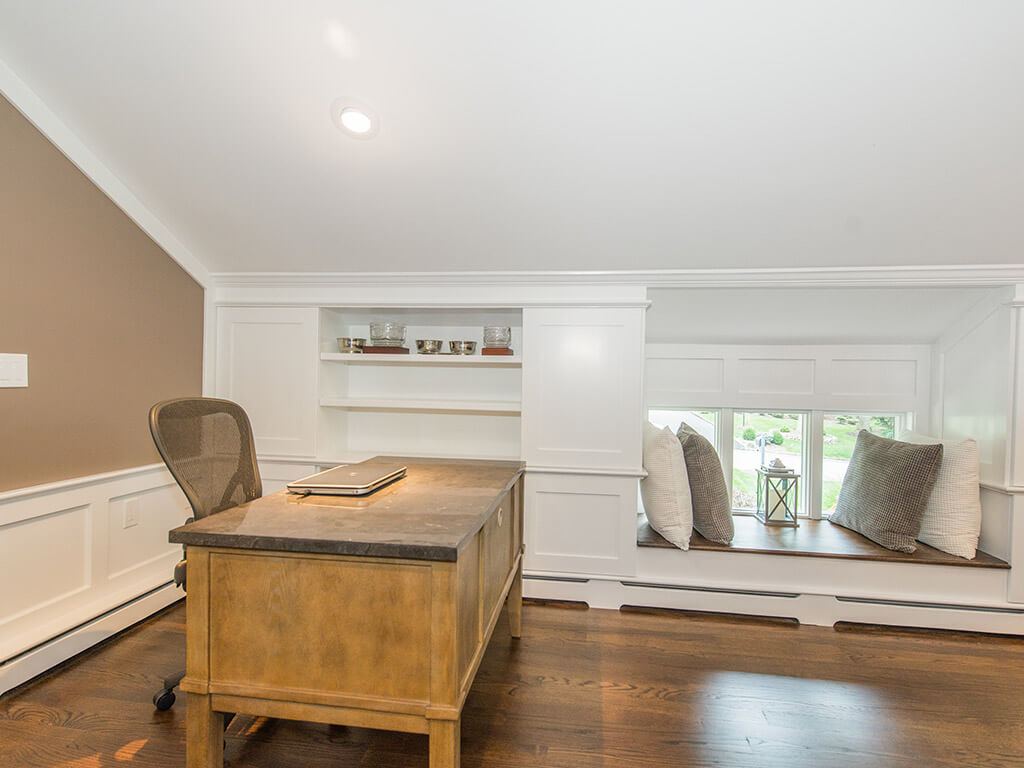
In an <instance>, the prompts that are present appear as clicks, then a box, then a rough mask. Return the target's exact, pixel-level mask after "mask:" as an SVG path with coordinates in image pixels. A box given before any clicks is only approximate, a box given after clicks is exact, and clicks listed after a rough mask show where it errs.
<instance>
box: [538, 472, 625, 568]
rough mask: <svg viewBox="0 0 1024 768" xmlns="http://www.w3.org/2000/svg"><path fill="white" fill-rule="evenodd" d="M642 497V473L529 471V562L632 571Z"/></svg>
mask: <svg viewBox="0 0 1024 768" xmlns="http://www.w3.org/2000/svg"><path fill="white" fill-rule="evenodd" d="M636 499H637V480H636V478H629V477H609V476H596V475H562V474H559V475H554V474H542V473H530V472H529V471H528V472H527V475H526V559H525V567H526V568H527V569H528V570H538V571H560V572H563V573H593V574H607V575H616V576H629V575H632V574H633V573H634V571H635V570H636Z"/></svg>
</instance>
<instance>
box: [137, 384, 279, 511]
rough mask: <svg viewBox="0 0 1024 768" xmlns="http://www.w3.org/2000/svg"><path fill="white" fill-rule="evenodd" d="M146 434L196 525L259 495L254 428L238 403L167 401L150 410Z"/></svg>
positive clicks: (190, 399) (191, 399)
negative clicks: (182, 492)
mask: <svg viewBox="0 0 1024 768" xmlns="http://www.w3.org/2000/svg"><path fill="white" fill-rule="evenodd" d="M149 431H150V433H151V434H152V435H153V442H154V443H156V448H157V450H158V451H160V456H161V457H162V458H163V460H164V464H166V465H167V469H169V470H170V471H171V474H172V475H173V476H174V479H175V480H176V481H177V482H178V485H179V486H181V490H183V491H184V492H185V496H187V497H188V502H189V504H191V505H192V512H193V514H194V515H195V518H196V520H198V519H200V518H203V517H206V516H207V515H212V514H214V513H216V512H220V511H221V510H223V509H228V508H229V507H233V506H236V505H237V504H243V503H245V502H247V501H252V500H253V499H257V498H259V497H260V496H262V495H263V485H262V483H261V482H260V474H259V468H258V467H257V465H256V450H255V447H254V444H253V438H252V427H251V426H250V424H249V417H248V416H246V415H245V411H244V410H242V407H241V406H240V405H238V404H237V403H233V402H231V401H230V400H216V399H214V398H209V397H183V398H178V399H175V400H165V401H164V402H162V403H157V404H156V405H154V406H153V407H152V408H151V409H150V411H149Z"/></svg>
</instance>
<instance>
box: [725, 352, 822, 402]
mask: <svg viewBox="0 0 1024 768" xmlns="http://www.w3.org/2000/svg"><path fill="white" fill-rule="evenodd" d="M814 363H815V361H814V360H801V359H800V358H796V357H793V358H782V359H773V358H756V357H755V358H751V357H741V358H739V359H738V360H737V361H736V390H737V391H738V392H742V393H744V394H752V395H763V394H769V393H770V394H786V395H813V394H814Z"/></svg>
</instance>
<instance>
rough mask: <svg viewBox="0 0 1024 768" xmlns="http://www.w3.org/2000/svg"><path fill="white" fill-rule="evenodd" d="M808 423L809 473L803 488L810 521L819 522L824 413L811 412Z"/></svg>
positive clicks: (823, 452) (823, 447)
mask: <svg viewBox="0 0 1024 768" xmlns="http://www.w3.org/2000/svg"><path fill="white" fill-rule="evenodd" d="M808 421H809V422H810V423H809V424H808V425H807V430H808V432H809V434H808V436H807V437H806V438H805V441H806V442H805V443H804V445H806V446H807V448H806V450H808V451H809V452H810V456H809V457H808V463H807V467H808V470H809V471H808V472H807V473H806V475H805V477H804V479H805V480H807V481H808V482H807V485H806V486H805V488H806V490H807V494H808V497H809V498H808V505H807V510H808V512H809V513H810V517H811V519H812V520H821V495H822V489H823V487H824V479H823V475H822V472H823V468H824V463H825V412H824V411H811V418H810V419H808Z"/></svg>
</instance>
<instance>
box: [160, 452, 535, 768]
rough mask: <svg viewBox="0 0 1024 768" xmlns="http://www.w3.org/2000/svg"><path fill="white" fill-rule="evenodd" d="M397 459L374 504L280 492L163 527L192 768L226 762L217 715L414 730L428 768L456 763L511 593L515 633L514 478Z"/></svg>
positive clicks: (519, 519) (498, 469) (489, 466)
mask: <svg viewBox="0 0 1024 768" xmlns="http://www.w3.org/2000/svg"><path fill="white" fill-rule="evenodd" d="M395 459H396V457H380V458H379V459H374V461H376V460H379V461H381V462H394V461H395ZM397 460H398V461H400V462H401V463H404V464H406V465H407V466H408V468H409V469H408V475H407V476H406V477H405V478H404V479H403V480H400V481H398V482H397V483H394V484H392V485H390V486H388V487H386V488H383V489H381V490H379V491H377V492H376V493H375V494H373V495H372V496H369V497H364V498H345V497H324V496H308V497H305V498H299V497H296V496H291V495H288V494H285V493H276V494H273V495H271V496H266V497H264V498H262V499H257V500H255V501H253V502H250V503H248V504H243V505H241V506H239V507H235V508H233V509H229V510H225V511H224V512H221V513H219V514H216V515H212V516H210V517H207V518H204V519H202V520H199V521H196V522H194V523H189V524H188V525H185V526H182V527H180V528H175V529H174V530H173V531H171V533H170V540H171V541H172V542H179V543H183V544H186V545H188V584H187V587H188V593H187V609H186V610H187V616H188V620H187V647H188V660H187V674H186V677H185V679H184V680H183V681H182V684H181V689H182V690H183V691H185V692H186V694H187V695H188V714H187V742H186V757H187V759H186V765H187V766H188V768H211V767H213V766H216V767H217V768H220V766H221V765H222V764H223V752H222V749H223V745H222V728H223V715H222V714H221V713H223V712H238V713H245V714H250V715H262V716H269V717H281V718H288V719H293V720H312V721H317V722H323V723H338V724H343V725H354V726H360V727H368V728H383V729H389V730H396V731H408V732H412V733H425V734H429V737H430V766H431V768H457V766H458V765H459V740H460V719H461V715H462V706H463V703H464V702H465V700H466V695H467V693H468V692H469V688H470V686H471V685H472V683H473V677H474V676H475V674H476V670H477V668H478V667H479V665H480V660H481V658H482V657H483V654H484V650H485V649H486V647H487V642H488V640H489V639H490V637H491V633H492V632H493V631H494V626H495V624H496V623H497V620H498V616H499V614H500V612H501V607H502V605H503V604H504V602H505V599H506V598H507V599H508V606H509V622H510V624H511V627H512V635H513V636H514V637H519V633H520V626H521V617H522V551H523V544H522V542H523V536H522V525H523V511H522V510H523V506H522V505H523V492H522V473H523V469H522V465H521V464H520V463H518V462H486V461H477V462H470V461H452V460H437V461H430V460H423V459H406V458H401V457H398V458H397Z"/></svg>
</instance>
